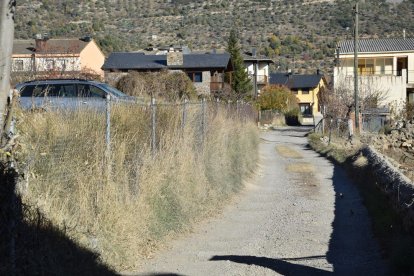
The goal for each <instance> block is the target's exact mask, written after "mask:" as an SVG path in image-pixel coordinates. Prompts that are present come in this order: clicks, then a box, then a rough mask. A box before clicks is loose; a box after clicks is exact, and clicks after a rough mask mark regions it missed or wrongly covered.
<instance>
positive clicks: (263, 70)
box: [243, 49, 273, 96]
mask: <svg viewBox="0 0 414 276" xmlns="http://www.w3.org/2000/svg"><path fill="white" fill-rule="evenodd" d="M243 59H244V66H245V67H246V70H247V73H248V74H249V77H250V79H251V80H252V83H253V89H254V92H255V96H257V95H259V94H260V90H262V89H263V87H265V86H266V85H268V84H269V66H270V64H272V63H273V60H271V59H270V58H268V57H263V56H258V55H257V54H256V50H255V49H253V50H252V52H245V53H244V55H243Z"/></svg>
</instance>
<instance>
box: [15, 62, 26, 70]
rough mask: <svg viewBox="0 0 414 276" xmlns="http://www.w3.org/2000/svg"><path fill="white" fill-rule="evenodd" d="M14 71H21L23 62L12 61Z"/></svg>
mask: <svg viewBox="0 0 414 276" xmlns="http://www.w3.org/2000/svg"><path fill="white" fill-rule="evenodd" d="M14 69H15V71H23V69H24V66H23V60H21V59H18V60H15V61H14Z"/></svg>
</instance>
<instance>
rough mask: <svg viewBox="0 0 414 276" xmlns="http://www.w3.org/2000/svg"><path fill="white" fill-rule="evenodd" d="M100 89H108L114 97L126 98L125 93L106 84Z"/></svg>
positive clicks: (100, 85) (101, 85)
mask: <svg viewBox="0 0 414 276" xmlns="http://www.w3.org/2000/svg"><path fill="white" fill-rule="evenodd" d="M99 87H101V88H103V89H106V90H109V91H110V92H111V93H112V95H114V96H116V97H125V96H126V95H125V94H124V93H123V92H121V91H119V90H118V89H116V88H114V87H112V86H110V85H108V84H106V83H101V84H99Z"/></svg>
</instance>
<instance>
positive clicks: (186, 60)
mask: <svg viewBox="0 0 414 276" xmlns="http://www.w3.org/2000/svg"><path fill="white" fill-rule="evenodd" d="M102 69H103V70H104V71H105V79H106V81H107V82H109V83H111V84H115V83H116V82H117V81H118V80H119V79H120V78H121V77H122V76H124V75H126V74H128V72H157V71H161V70H172V71H175V70H180V71H182V72H185V73H186V74H187V75H188V76H189V78H190V79H191V80H192V81H193V82H194V86H195V87H196V89H197V91H198V93H199V94H202V95H207V94H210V93H212V92H213V93H214V92H219V91H221V90H222V89H223V88H224V83H225V74H226V73H228V72H231V71H232V70H233V69H232V64H231V61H230V55H229V54H228V53H221V54H216V53H204V54H194V53H189V54H185V53H183V52H175V51H172V52H168V53H167V54H165V55H146V54H145V53H140V52H128V53H125V52H118V53H112V54H111V55H110V56H109V57H108V58H107V59H106V61H105V63H104V65H103V66H102Z"/></svg>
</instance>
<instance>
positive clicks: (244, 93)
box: [227, 29, 253, 100]
mask: <svg viewBox="0 0 414 276" xmlns="http://www.w3.org/2000/svg"><path fill="white" fill-rule="evenodd" d="M227 52H229V54H230V57H231V61H232V64H233V72H232V73H231V74H232V78H231V86H232V88H233V90H234V92H235V97H236V99H238V100H241V99H244V100H246V99H248V98H249V97H251V96H252V89H253V85H252V83H251V81H250V79H249V75H248V73H247V71H246V68H245V66H244V60H243V56H242V55H241V53H240V45H239V38H238V34H237V31H236V30H234V29H232V30H231V31H230V36H229V39H228V42H227Z"/></svg>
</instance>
